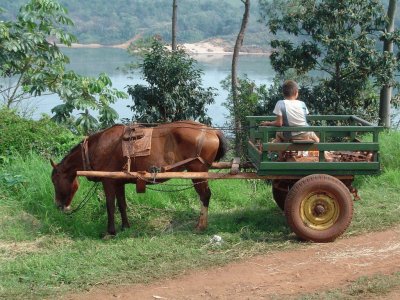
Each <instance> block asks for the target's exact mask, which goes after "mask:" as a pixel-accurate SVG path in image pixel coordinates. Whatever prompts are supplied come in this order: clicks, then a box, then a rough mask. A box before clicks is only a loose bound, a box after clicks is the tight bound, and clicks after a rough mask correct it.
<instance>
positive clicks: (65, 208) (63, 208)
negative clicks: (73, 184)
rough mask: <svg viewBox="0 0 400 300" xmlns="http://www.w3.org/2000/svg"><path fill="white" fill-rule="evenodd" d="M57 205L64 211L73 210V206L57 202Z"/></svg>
mask: <svg viewBox="0 0 400 300" xmlns="http://www.w3.org/2000/svg"><path fill="white" fill-rule="evenodd" d="M56 207H57V208H58V209H59V210H61V211H62V212H63V213H66V212H69V211H70V210H71V206H65V205H63V204H58V203H56Z"/></svg>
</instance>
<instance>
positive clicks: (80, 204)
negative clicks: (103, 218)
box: [65, 182, 99, 216]
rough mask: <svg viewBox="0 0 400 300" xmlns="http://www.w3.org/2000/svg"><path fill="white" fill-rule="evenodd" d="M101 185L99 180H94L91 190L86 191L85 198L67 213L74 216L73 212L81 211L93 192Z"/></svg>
mask: <svg viewBox="0 0 400 300" xmlns="http://www.w3.org/2000/svg"><path fill="white" fill-rule="evenodd" d="M98 187H99V183H98V182H94V183H93V185H92V187H91V188H90V189H89V191H88V192H87V193H86V195H85V197H83V200H82V201H81V202H80V203H79V204H78V206H77V207H76V208H74V209H73V210H71V211H69V212H66V213H65V214H66V215H69V216H72V215H73V214H75V213H77V212H78V211H80V210H81V209H82V208H83V207H84V206H85V205H86V204H87V203H88V202H89V199H90V198H91V197H92V196H93V194H94V193H95V192H96V191H97V188H98Z"/></svg>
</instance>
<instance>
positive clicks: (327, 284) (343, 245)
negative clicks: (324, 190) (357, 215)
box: [65, 226, 400, 300]
mask: <svg viewBox="0 0 400 300" xmlns="http://www.w3.org/2000/svg"><path fill="white" fill-rule="evenodd" d="M399 271H400V227H399V226H398V227H395V228H392V229H389V230H386V231H383V232H374V233H368V234H365V235H362V236H355V237H348V238H342V239H338V240H336V241H335V242H333V243H328V244H313V245H311V246H308V247H304V248H301V249H298V250H291V251H284V252H282V251H280V252H278V251H277V252H274V253H272V254H268V255H263V256H257V257H253V258H250V259H248V260H244V261H240V262H236V263H231V264H228V265H226V266H223V267H218V268H212V269H207V270H202V271H192V272H190V273H188V274H186V275H183V276H181V277H178V278H174V279H167V280H163V281H158V282H154V283H151V284H136V285H130V286H101V287H95V288H94V289H92V290H91V291H89V292H87V293H84V294H78V295H69V296H67V297H65V299H73V300H77V299H100V300H101V299H269V298H275V299H279V298H282V297H283V296H288V297H291V296H299V295H301V294H308V293H314V292H318V291H325V290H329V289H333V288H343V287H345V286H346V285H349V284H350V283H351V282H352V281H355V280H356V279H358V278H360V277H361V276H373V275H376V274H383V275H389V274H393V273H395V272H399ZM380 299H400V289H399V288H397V289H395V290H393V291H392V292H390V293H389V294H388V295H386V296H385V295H383V296H382V297H380Z"/></svg>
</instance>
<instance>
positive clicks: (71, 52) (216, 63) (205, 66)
mask: <svg viewBox="0 0 400 300" xmlns="http://www.w3.org/2000/svg"><path fill="white" fill-rule="evenodd" d="M63 52H64V53H65V54H66V55H68V57H69V58H70V61H71V62H70V65H69V68H70V69H72V70H74V71H76V72H77V73H79V74H82V75H86V76H97V75H98V74H100V73H102V72H104V73H107V74H108V75H109V76H110V78H111V80H112V82H113V87H115V88H118V89H120V90H124V91H125V92H126V86H127V85H133V84H137V83H142V84H145V82H144V81H143V79H142V76H141V73H140V70H137V71H135V72H134V73H133V74H126V73H124V72H123V71H122V70H121V69H118V68H121V67H123V66H124V65H125V64H127V63H129V62H132V61H134V58H133V57H132V56H129V55H128V54H127V52H126V51H125V50H121V49H113V48H96V49H87V48H86V49H84V48H78V49H64V50H63ZM193 58H194V59H196V60H197V61H198V65H199V68H200V69H202V70H203V72H204V74H203V76H202V80H203V87H205V88H207V87H214V88H216V89H217V91H216V92H217V93H218V95H217V96H216V98H215V103H214V104H212V105H210V106H209V107H208V114H209V116H210V117H211V118H212V121H213V125H215V126H221V125H223V124H224V122H225V120H226V114H227V110H226V108H225V107H224V106H223V105H222V103H223V102H224V101H226V97H227V91H225V90H223V89H222V87H221V85H220V82H221V80H223V79H225V78H226V77H227V76H228V75H230V72H231V63H232V55H230V54H229V55H222V54H197V55H195V56H193ZM238 73H239V76H241V75H243V74H247V76H248V77H249V78H250V79H251V80H253V81H254V82H256V83H257V84H261V83H265V84H268V83H270V82H272V79H273V77H274V71H273V69H272V67H271V65H270V63H269V58H268V56H265V55H248V54H246V55H241V56H240V57H239V64H238ZM60 103H61V101H60V100H59V99H58V98H57V96H55V95H51V96H42V97H38V98H35V105H34V107H35V111H34V113H33V118H38V117H39V116H40V115H41V114H42V113H47V114H49V115H51V109H52V108H53V107H54V106H56V105H58V104H60ZM129 104H132V100H131V99H125V100H120V101H118V102H117V103H115V104H114V105H113V107H114V109H116V111H117V112H118V114H119V116H120V118H131V117H132V112H131V110H130V109H129V108H127V105H129Z"/></svg>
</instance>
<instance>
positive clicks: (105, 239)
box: [102, 232, 115, 241]
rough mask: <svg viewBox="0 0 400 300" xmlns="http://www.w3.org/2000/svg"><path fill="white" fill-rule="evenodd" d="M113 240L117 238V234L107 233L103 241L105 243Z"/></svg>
mask: <svg viewBox="0 0 400 300" xmlns="http://www.w3.org/2000/svg"><path fill="white" fill-rule="evenodd" d="M113 238H115V234H110V233H108V232H107V233H105V234H103V236H102V239H103V240H104V241H108V240H111V239H113Z"/></svg>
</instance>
